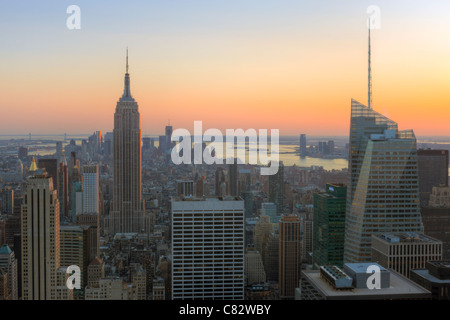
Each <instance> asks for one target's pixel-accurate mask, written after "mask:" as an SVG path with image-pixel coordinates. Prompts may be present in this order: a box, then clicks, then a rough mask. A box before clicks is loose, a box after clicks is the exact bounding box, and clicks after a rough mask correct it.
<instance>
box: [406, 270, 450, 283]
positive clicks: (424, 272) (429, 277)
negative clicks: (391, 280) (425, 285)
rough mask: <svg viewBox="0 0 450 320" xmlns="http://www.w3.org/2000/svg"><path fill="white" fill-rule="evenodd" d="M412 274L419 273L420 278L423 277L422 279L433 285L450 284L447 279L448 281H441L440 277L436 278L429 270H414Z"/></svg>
mask: <svg viewBox="0 0 450 320" xmlns="http://www.w3.org/2000/svg"><path fill="white" fill-rule="evenodd" d="M411 272H415V273H417V274H418V275H419V276H421V277H422V278H424V279H426V280H428V281H430V282H432V283H446V284H450V279H447V280H445V279H439V278H438V277H435V276H433V275H432V274H430V271H429V270H428V269H414V270H411Z"/></svg>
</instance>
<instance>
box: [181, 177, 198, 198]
mask: <svg viewBox="0 0 450 320" xmlns="http://www.w3.org/2000/svg"><path fill="white" fill-rule="evenodd" d="M195 191H196V190H195V189H194V181H192V180H178V181H177V194H178V195H179V196H180V195H183V196H186V197H189V196H195Z"/></svg>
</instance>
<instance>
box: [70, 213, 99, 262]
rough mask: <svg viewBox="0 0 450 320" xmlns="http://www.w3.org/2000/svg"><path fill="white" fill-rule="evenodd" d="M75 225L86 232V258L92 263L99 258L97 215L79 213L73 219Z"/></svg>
mask: <svg viewBox="0 0 450 320" xmlns="http://www.w3.org/2000/svg"><path fill="white" fill-rule="evenodd" d="M75 224H76V225H78V226H83V227H85V228H87V229H86V232H87V235H86V236H87V252H86V254H87V257H88V261H92V260H93V259H95V258H96V257H99V256H100V221H99V215H98V214H97V213H81V214H78V215H77V216H76V217H75Z"/></svg>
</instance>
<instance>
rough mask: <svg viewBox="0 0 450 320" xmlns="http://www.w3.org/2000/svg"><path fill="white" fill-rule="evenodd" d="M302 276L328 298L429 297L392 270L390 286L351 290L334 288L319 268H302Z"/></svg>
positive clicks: (422, 289)
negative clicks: (323, 276)
mask: <svg viewBox="0 0 450 320" xmlns="http://www.w3.org/2000/svg"><path fill="white" fill-rule="evenodd" d="M302 277H304V278H305V279H308V281H309V282H310V283H312V284H313V285H314V287H315V288H316V290H318V291H320V292H321V294H322V295H324V296H325V297H326V298H327V299H330V300H375V299H388V298H397V299H400V298H405V299H406V298H415V299H429V298H431V293H430V292H429V291H428V290H426V289H424V288H422V287H421V286H419V285H417V284H415V283H414V282H412V281H410V280H408V279H407V278H405V277H403V276H401V275H399V274H398V273H396V272H392V271H391V272H390V287H389V288H381V289H368V288H362V289H358V288H355V289H352V290H336V289H334V288H333V287H331V286H330V285H329V284H328V283H327V282H326V281H325V280H324V279H323V278H321V276H320V272H319V270H304V271H302Z"/></svg>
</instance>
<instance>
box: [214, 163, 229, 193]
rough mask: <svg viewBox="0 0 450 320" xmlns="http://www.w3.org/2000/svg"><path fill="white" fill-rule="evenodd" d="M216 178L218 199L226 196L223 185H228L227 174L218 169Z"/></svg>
mask: <svg viewBox="0 0 450 320" xmlns="http://www.w3.org/2000/svg"><path fill="white" fill-rule="evenodd" d="M215 178H216V179H215V185H214V190H215V195H216V196H217V197H221V196H225V194H224V192H223V189H224V188H223V185H226V182H225V172H224V170H223V168H222V167H217V169H216V175H215Z"/></svg>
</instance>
